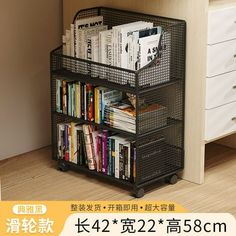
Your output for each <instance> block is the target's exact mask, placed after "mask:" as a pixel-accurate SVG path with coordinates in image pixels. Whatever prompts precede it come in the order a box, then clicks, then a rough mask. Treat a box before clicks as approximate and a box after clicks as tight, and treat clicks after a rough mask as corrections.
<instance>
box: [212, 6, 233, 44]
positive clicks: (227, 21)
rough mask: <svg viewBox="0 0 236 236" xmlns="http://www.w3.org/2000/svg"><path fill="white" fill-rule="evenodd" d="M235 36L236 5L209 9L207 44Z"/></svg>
mask: <svg viewBox="0 0 236 236" xmlns="http://www.w3.org/2000/svg"><path fill="white" fill-rule="evenodd" d="M235 38H236V6H233V7H228V8H223V9H217V10H210V11H209V13H208V44H214V43H219V42H223V41H227V40H231V39H235Z"/></svg>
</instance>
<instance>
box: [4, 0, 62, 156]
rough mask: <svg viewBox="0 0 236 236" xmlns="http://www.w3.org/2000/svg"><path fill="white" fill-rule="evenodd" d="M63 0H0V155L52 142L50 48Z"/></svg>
mask: <svg viewBox="0 0 236 236" xmlns="http://www.w3.org/2000/svg"><path fill="white" fill-rule="evenodd" d="M61 29H62V2H61V0H50V1H49V0H20V1H17V0H0V52H1V53H0V160H1V159H5V158H8V157H11V156H15V155H18V154H21V153H25V152H29V151H31V150H34V149H38V148H41V147H43V146H47V145H49V144H50V76H49V53H50V50H52V49H53V48H55V47H57V46H58V45H59V44H60V39H61Z"/></svg>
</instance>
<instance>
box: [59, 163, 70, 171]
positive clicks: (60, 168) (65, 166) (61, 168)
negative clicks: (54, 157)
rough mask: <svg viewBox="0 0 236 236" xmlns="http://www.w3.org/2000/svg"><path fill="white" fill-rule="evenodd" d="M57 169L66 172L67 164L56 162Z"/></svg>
mask: <svg viewBox="0 0 236 236" xmlns="http://www.w3.org/2000/svg"><path fill="white" fill-rule="evenodd" d="M58 170H60V171H62V172H66V171H68V170H69V166H68V165H67V164H65V163H63V162H62V163H59V164H58Z"/></svg>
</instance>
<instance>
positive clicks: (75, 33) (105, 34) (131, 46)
mask: <svg viewBox="0 0 236 236" xmlns="http://www.w3.org/2000/svg"><path fill="white" fill-rule="evenodd" d="M161 36H162V27H160V26H157V27H156V26H154V25H153V23H152V22H146V21H137V22H132V23H128V24H123V25H117V26H114V27H112V29H108V26H107V25H104V24H103V16H95V17H88V18H83V19H77V20H76V21H75V23H74V24H71V26H70V29H69V30H66V34H65V35H63V39H62V41H63V54H64V55H67V56H72V57H76V58H80V59H86V60H90V61H94V62H99V63H103V64H107V65H112V66H116V67H121V68H125V69H130V70H138V69H140V68H142V67H144V66H146V65H147V64H148V63H150V62H151V61H152V60H153V59H154V58H155V57H156V55H157V54H158V50H159V46H160V42H161Z"/></svg>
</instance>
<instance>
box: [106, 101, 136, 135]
mask: <svg viewBox="0 0 236 236" xmlns="http://www.w3.org/2000/svg"><path fill="white" fill-rule="evenodd" d="M105 124H107V125H109V126H111V127H114V128H117V129H121V130H126V131H128V132H131V133H135V132H136V113H135V109H134V107H133V106H132V105H129V104H126V103H122V102H118V103H114V104H111V106H106V107H105Z"/></svg>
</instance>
